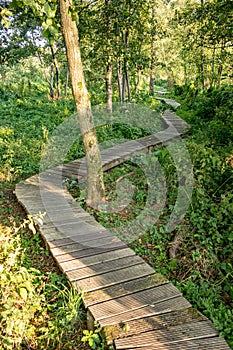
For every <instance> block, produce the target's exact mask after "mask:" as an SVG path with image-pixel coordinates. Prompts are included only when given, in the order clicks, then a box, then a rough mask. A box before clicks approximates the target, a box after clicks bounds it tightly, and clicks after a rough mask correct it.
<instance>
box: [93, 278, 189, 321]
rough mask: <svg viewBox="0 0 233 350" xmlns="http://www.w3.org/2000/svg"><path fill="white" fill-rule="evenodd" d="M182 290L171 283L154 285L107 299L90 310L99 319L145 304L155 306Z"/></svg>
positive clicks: (177, 294) (176, 295)
mask: <svg viewBox="0 0 233 350" xmlns="http://www.w3.org/2000/svg"><path fill="white" fill-rule="evenodd" d="M181 295H182V294H181V292H180V291H179V290H178V289H177V288H176V287H175V286H173V285H172V284H171V283H167V284H163V285H161V286H157V287H152V288H150V289H146V290H143V291H140V292H136V293H132V294H130V295H127V296H123V297H119V298H117V299H113V300H109V301H105V302H103V303H101V304H96V305H93V306H90V307H89V310H90V312H91V313H92V315H93V316H94V317H95V319H96V320H97V321H99V320H102V319H104V318H106V317H109V316H114V315H119V314H121V313H124V312H128V311H132V310H134V309H135V310H136V309H138V308H142V307H144V306H150V305H152V307H153V306H154V304H157V303H160V302H162V301H165V300H168V299H171V298H175V297H178V296H181Z"/></svg>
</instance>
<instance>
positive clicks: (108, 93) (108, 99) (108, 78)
mask: <svg viewBox="0 0 233 350" xmlns="http://www.w3.org/2000/svg"><path fill="white" fill-rule="evenodd" d="M105 81H106V110H107V112H108V113H112V66H111V64H110V63H109V64H108V65H107V70H106V77H105Z"/></svg>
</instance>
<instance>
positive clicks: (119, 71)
mask: <svg viewBox="0 0 233 350" xmlns="http://www.w3.org/2000/svg"><path fill="white" fill-rule="evenodd" d="M117 83H118V93H119V98H120V102H121V104H122V103H123V78H122V63H121V61H119V62H118V67H117Z"/></svg>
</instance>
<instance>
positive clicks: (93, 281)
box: [76, 263, 154, 292]
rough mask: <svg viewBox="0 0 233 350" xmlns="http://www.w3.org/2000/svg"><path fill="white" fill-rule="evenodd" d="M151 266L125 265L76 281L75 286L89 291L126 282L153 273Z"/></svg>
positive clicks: (143, 264)
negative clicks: (125, 266) (121, 267)
mask: <svg viewBox="0 0 233 350" xmlns="http://www.w3.org/2000/svg"><path fill="white" fill-rule="evenodd" d="M153 271H154V270H153V269H152V267H150V266H149V265H147V264H145V263H142V264H139V265H136V266H131V267H127V268H124V269H121V270H117V271H114V272H107V273H104V274H102V275H99V276H94V277H89V278H85V279H81V280H78V279H77V281H76V286H77V288H78V289H79V290H84V291H85V292H89V291H92V290H96V289H101V288H104V287H108V286H111V285H114V284H119V283H122V282H126V281H128V280H130V279H135V278H138V277H142V276H146V275H149V274H151V273H153Z"/></svg>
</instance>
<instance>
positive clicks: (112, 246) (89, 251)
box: [54, 241, 127, 265]
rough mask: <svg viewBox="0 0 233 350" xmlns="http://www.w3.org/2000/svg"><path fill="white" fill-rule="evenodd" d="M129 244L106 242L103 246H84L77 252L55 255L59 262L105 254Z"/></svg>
mask: <svg viewBox="0 0 233 350" xmlns="http://www.w3.org/2000/svg"><path fill="white" fill-rule="evenodd" d="M126 247H127V246H126V245H125V243H123V242H121V241H120V242H115V243H109V244H104V245H102V246H101V247H98V248H87V247H84V248H83V249H82V250H78V251H76V252H72V253H71V254H63V255H59V256H56V257H54V258H55V259H56V261H57V262H58V264H59V265H60V263H62V262H66V261H70V260H74V259H81V258H84V257H88V256H93V255H97V254H103V253H105V252H110V251H112V250H117V249H123V248H126Z"/></svg>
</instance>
